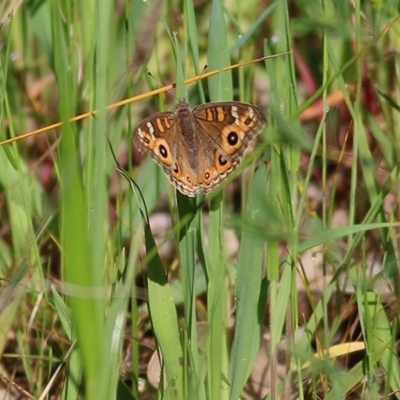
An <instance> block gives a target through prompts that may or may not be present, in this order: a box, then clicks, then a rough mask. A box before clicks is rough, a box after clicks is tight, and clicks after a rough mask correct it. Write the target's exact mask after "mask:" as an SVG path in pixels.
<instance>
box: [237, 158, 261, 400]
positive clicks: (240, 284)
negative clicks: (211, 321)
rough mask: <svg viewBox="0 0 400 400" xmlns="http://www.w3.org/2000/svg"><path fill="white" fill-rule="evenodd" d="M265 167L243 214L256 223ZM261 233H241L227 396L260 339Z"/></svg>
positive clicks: (247, 369) (245, 372)
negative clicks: (234, 322) (234, 323)
mask: <svg viewBox="0 0 400 400" xmlns="http://www.w3.org/2000/svg"><path fill="white" fill-rule="evenodd" d="M267 181H268V171H267V167H266V166H265V164H261V165H260V166H259V168H258V169H257V171H256V172H255V174H254V177H253V181H252V183H251V185H250V189H249V198H248V201H247V208H246V211H245V215H244V218H245V220H246V221H248V222H249V223H252V222H253V223H254V224H258V223H259V221H260V220H263V219H264V218H266V219H267V220H268V217H267V216H266V215H263V213H265V212H266V210H267V209H266V208H265V207H264V205H265V204H266V190H265V182H267ZM263 259H264V236H263V235H261V234H258V233H257V232H254V231H253V230H250V229H245V228H244V229H243V231H242V234H241V242H240V250H239V259H238V267H237V278H236V293H235V296H236V327H235V336H234V339H233V346H232V352H231V368H230V375H229V381H230V383H231V387H230V394H229V399H230V400H234V399H238V398H239V397H240V394H241V393H242V390H243V387H244V385H245V383H246V381H247V379H248V377H249V375H250V373H251V370H252V368H253V364H254V360H255V358H256V355H257V353H258V350H259V348H260V343H261V333H262V332H261V329H262V323H263V320H264V314H265V309H266V300H267V293H268V282H267V281H266V280H263V279H262V275H263V272H262V270H263Z"/></svg>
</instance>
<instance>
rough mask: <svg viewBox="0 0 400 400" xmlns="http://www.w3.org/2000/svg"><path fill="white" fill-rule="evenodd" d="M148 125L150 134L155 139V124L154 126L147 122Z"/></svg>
mask: <svg viewBox="0 0 400 400" xmlns="http://www.w3.org/2000/svg"><path fill="white" fill-rule="evenodd" d="M146 125H147V127H148V128H149V133H150V135H151V136H153V137H154V127H153V124H152V123H151V122H147V124H146Z"/></svg>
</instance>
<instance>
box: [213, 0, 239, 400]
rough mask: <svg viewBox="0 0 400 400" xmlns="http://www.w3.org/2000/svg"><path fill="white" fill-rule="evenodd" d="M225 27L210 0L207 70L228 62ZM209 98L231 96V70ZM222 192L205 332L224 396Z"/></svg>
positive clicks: (216, 391) (216, 208)
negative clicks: (206, 331)
mask: <svg viewBox="0 0 400 400" xmlns="http://www.w3.org/2000/svg"><path fill="white" fill-rule="evenodd" d="M227 36H228V33H227V29H226V24H225V19H224V13H223V8H222V2H221V1H220V0H213V2H212V7H211V16H210V28H209V36H208V47H207V62H208V66H209V68H210V70H220V71H221V70H222V68H223V67H225V66H228V65H230V57H229V48H228V40H227ZM208 88H209V92H210V100H211V101H221V100H225V101H226V100H232V97H233V90H232V74H231V71H226V72H220V73H219V74H217V75H215V76H213V77H210V78H208ZM222 221H223V207H222V193H221V194H219V195H217V196H216V197H214V198H213V199H212V203H211V207H210V214H209V228H208V243H209V250H208V277H209V281H208V290H207V312H208V323H209V325H208V326H209V331H208V336H207V362H208V373H207V386H208V396H209V397H210V398H212V399H221V400H222V399H226V398H228V395H229V393H228V390H226V377H227V376H228V354H227V335H226V324H227V320H226V319H227V297H228V294H227V287H226V281H225V275H226V265H225V255H224V247H223V237H224V232H223V223H222Z"/></svg>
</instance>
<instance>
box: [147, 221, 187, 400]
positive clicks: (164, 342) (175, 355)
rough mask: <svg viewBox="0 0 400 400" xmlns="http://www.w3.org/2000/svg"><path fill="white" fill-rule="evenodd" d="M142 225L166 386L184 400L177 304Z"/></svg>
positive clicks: (149, 238) (154, 246)
mask: <svg viewBox="0 0 400 400" xmlns="http://www.w3.org/2000/svg"><path fill="white" fill-rule="evenodd" d="M143 224H144V229H145V242H146V250H147V253H148V254H152V256H151V257H150V258H148V259H147V262H146V263H147V273H148V280H147V284H148V296H149V311H150V317H151V321H152V326H153V329H154V333H155V335H156V338H157V343H158V345H159V346H160V348H161V352H162V355H163V363H164V366H165V372H166V376H167V384H168V386H171V385H172V387H173V391H174V394H175V396H174V398H176V399H184V397H185V396H184V381H183V365H182V361H183V353H182V347H181V343H180V334H179V326H178V317H177V313H176V308H175V303H174V300H173V298H172V293H171V288H170V286H169V283H168V279H167V276H166V274H165V271H164V267H163V265H162V262H161V259H160V257H159V255H158V253H157V248H156V244H155V242H154V238H153V235H152V232H151V230H150V226H149V225H147V224H146V221H145V219H144V218H143ZM161 390H162V389H161Z"/></svg>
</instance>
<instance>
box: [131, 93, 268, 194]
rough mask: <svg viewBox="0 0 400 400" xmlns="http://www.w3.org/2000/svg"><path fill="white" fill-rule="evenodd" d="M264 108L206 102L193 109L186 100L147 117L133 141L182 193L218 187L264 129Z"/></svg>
mask: <svg viewBox="0 0 400 400" xmlns="http://www.w3.org/2000/svg"><path fill="white" fill-rule="evenodd" d="M264 126H265V118H264V115H263V113H262V111H261V110H260V109H259V108H258V107H256V106H253V105H251V104H246V103H242V102H235V101H233V102H220V103H206V104H202V105H199V106H197V107H195V108H194V109H193V110H191V109H190V107H189V104H188V103H186V102H185V101H183V100H181V101H180V102H179V103H178V105H177V107H176V112H175V113H173V112H170V111H167V112H161V113H157V114H155V115H152V116H150V117H148V118H146V119H144V120H143V121H142V122H141V123H140V124H139V126H138V127H137V128H136V129H135V131H134V144H135V146H136V147H137V148H138V149H139V151H140V152H142V153H148V154H149V155H150V156H151V157H152V158H153V159H154V160H155V161H156V162H157V163H158V164H159V165H160V166H161V167H162V168H163V170H164V172H165V173H166V175H167V176H168V178H169V179H170V181H171V182H172V183H173V184H174V186H175V187H176V188H177V189H178V190H179V191H180V192H182V193H183V194H185V195H187V196H191V197H193V196H195V195H196V194H197V193H199V192H202V193H208V192H210V191H212V190H214V189H215V188H216V187H217V186H218V185H219V183H220V182H221V181H222V180H223V179H225V178H226V177H227V176H228V175H229V174H230V173H231V172H232V171H233V170H234V168H235V167H236V166H237V165H238V164H239V163H240V161H241V159H242V158H243V155H244V152H245V150H246V149H247V148H248V147H249V145H250V143H251V142H252V140H253V139H254V138H255V137H256V136H257V135H258V134H259V133H260V132H261V131H262V130H263V128H264Z"/></svg>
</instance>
